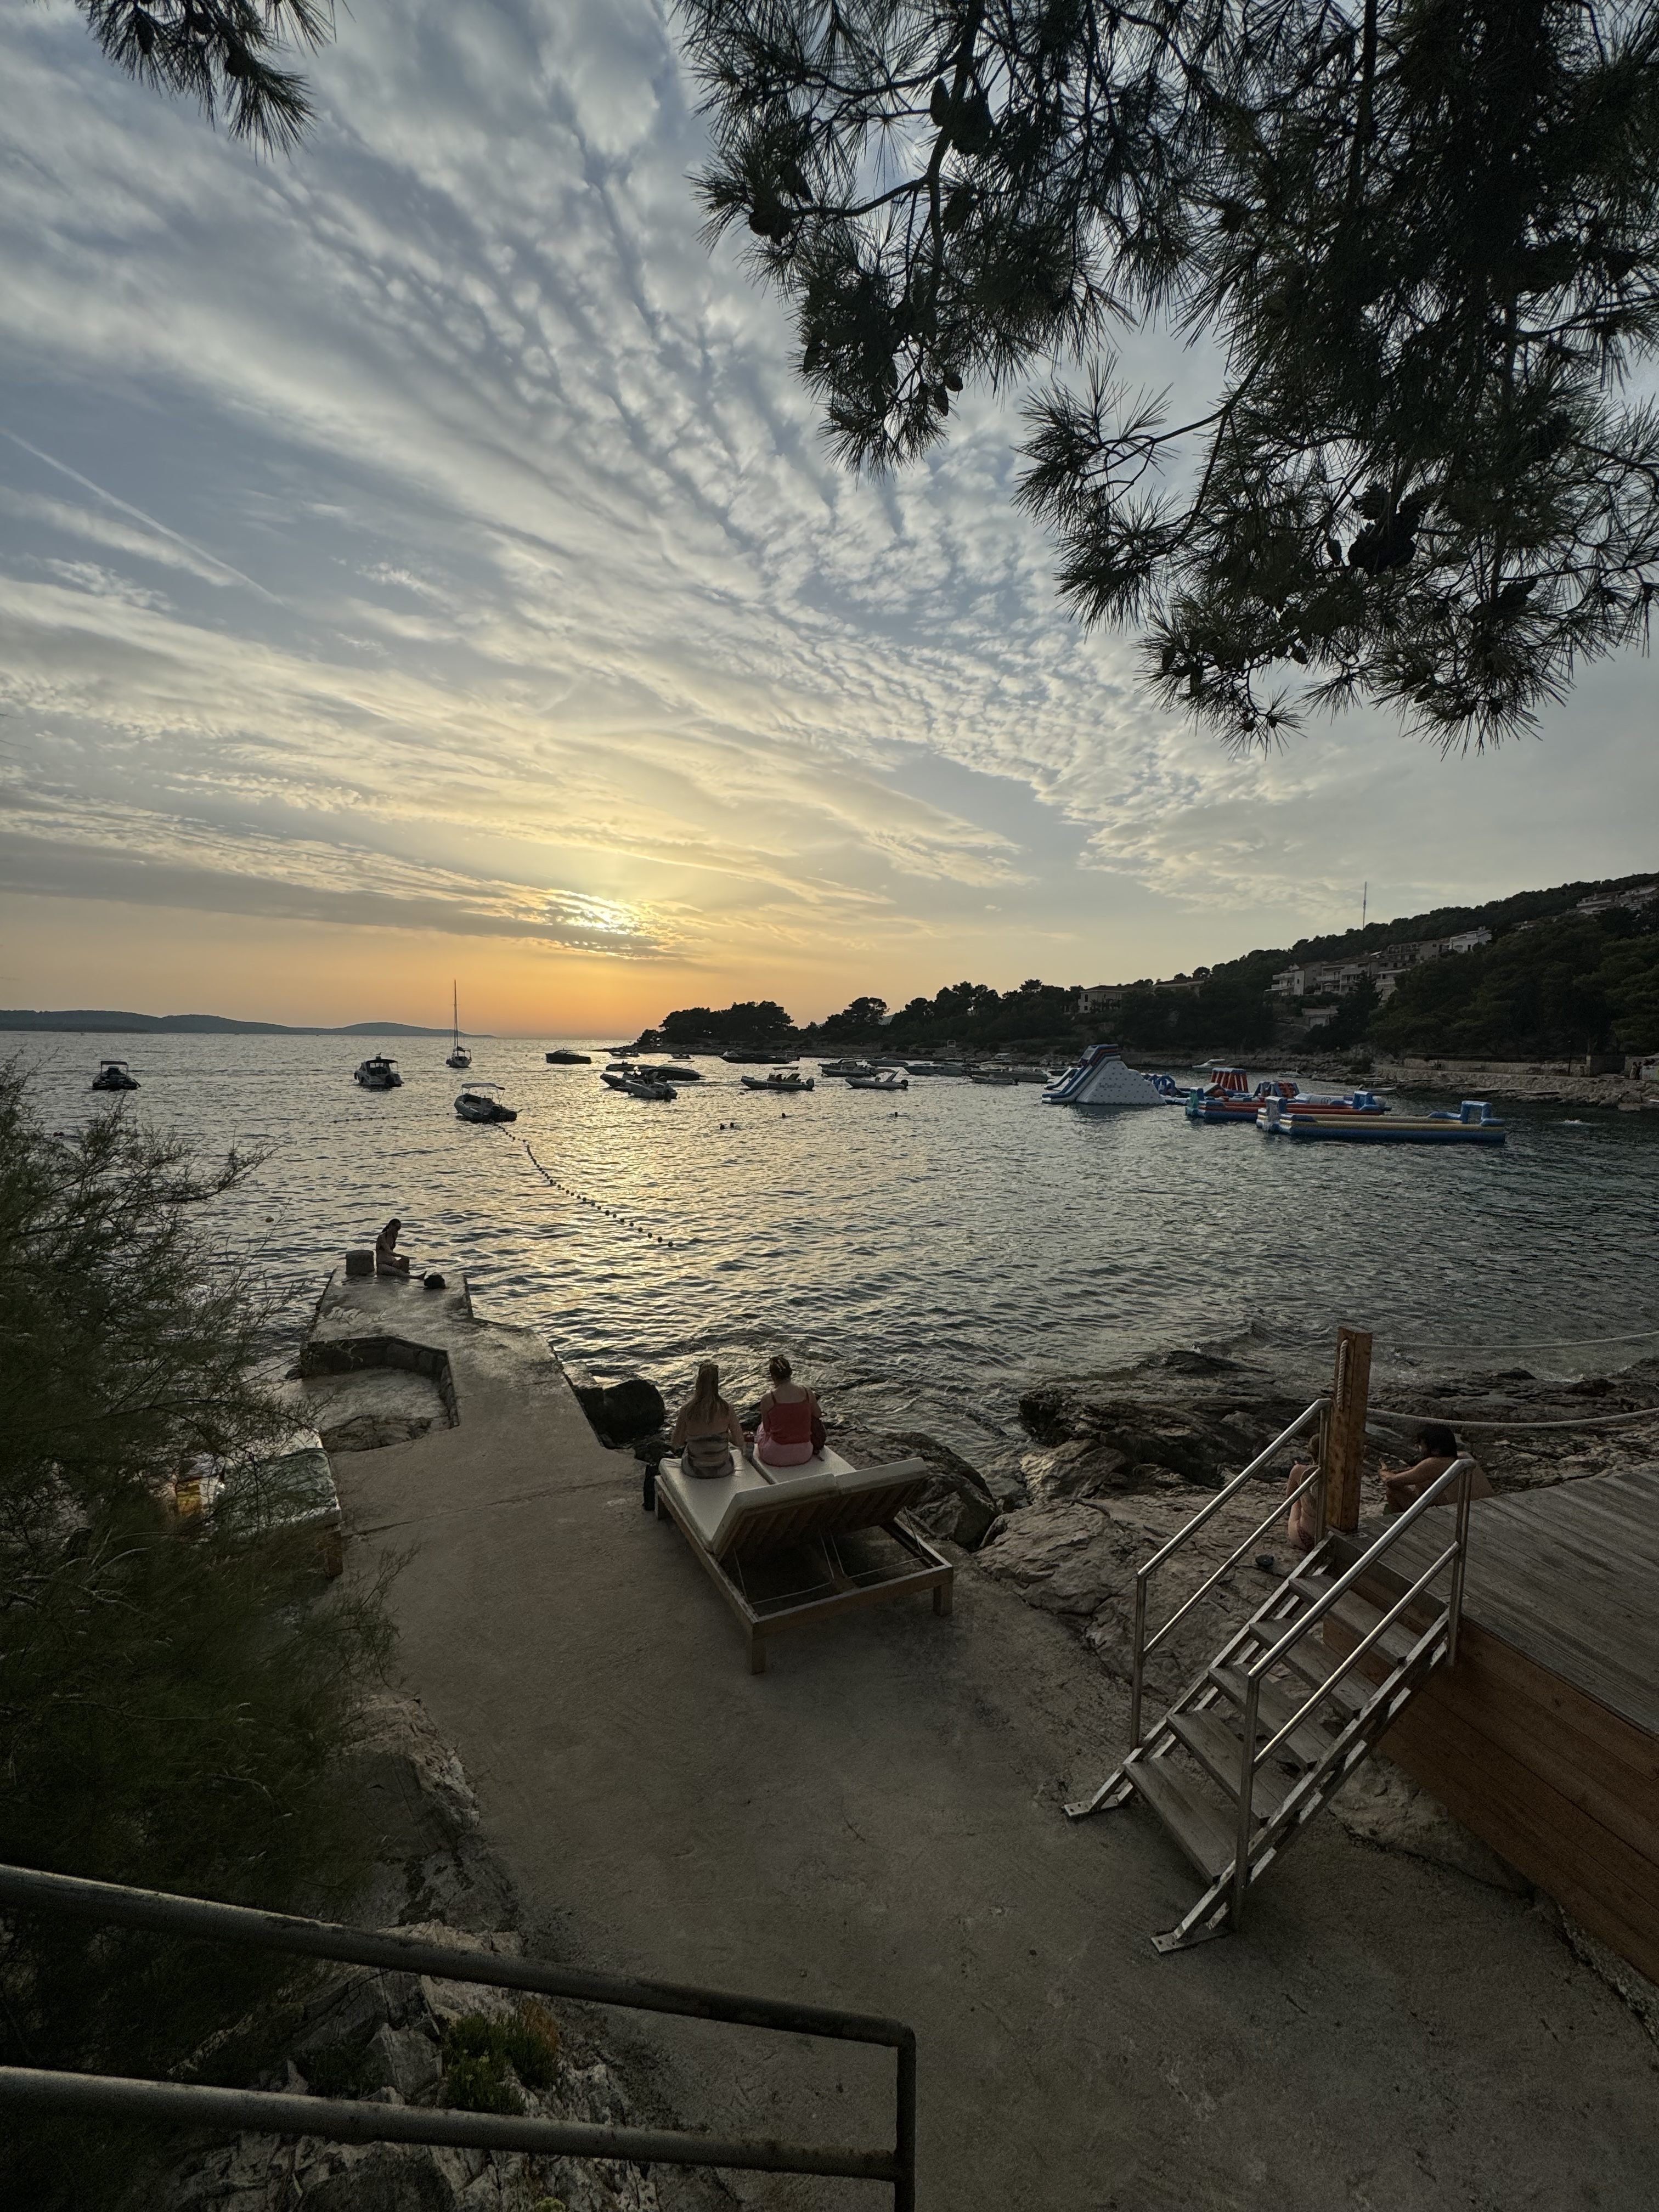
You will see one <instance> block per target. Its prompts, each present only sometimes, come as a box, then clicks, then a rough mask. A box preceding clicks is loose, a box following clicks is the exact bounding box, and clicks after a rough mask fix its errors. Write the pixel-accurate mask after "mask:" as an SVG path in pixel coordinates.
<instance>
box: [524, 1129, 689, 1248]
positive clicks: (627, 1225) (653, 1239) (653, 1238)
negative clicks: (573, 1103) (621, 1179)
mask: <svg viewBox="0 0 1659 2212" xmlns="http://www.w3.org/2000/svg"><path fill="white" fill-rule="evenodd" d="M502 1134H503V1135H505V1134H506V1132H505V1131H503V1132H502ZM517 1141H518V1142H519V1143H520V1144H521V1145H522V1146H524V1150H525V1158H526V1159H527V1160H528V1161H529V1162H530V1164H531V1166H532V1168H534V1169H535V1170H536V1172H537V1174H538V1176H540V1177H541V1179H542V1181H543V1182H544V1183H546V1184H547V1186H548V1188H550V1190H556V1191H559V1192H561V1193H562V1194H563V1195H564V1196H565V1197H566V1198H570V1199H574V1200H575V1201H576V1204H577V1205H578V1206H586V1207H587V1208H588V1209H589V1210H590V1212H594V1213H602V1214H603V1215H604V1216H605V1219H606V1220H607V1221H614V1222H615V1223H616V1225H617V1227H618V1228H619V1229H626V1230H627V1231H629V1233H630V1234H631V1235H633V1236H635V1237H644V1239H645V1241H646V1243H647V1244H660V1245H661V1246H662V1247H663V1249H664V1250H665V1251H668V1252H677V1251H679V1250H680V1249H682V1248H683V1243H684V1240H681V1242H680V1243H676V1241H675V1239H674V1238H673V1237H659V1235H658V1233H657V1231H655V1230H654V1229H647V1227H646V1226H645V1224H644V1223H643V1222H641V1221H635V1219H634V1218H632V1216H631V1215H629V1214H626V1213H621V1212H618V1211H617V1208H616V1207H615V1206H601V1205H600V1203H599V1200H598V1199H597V1198H590V1197H589V1196H588V1195H587V1194H586V1191H582V1190H575V1189H573V1188H572V1187H571V1185H570V1184H569V1183H568V1182H560V1180H559V1178H558V1176H556V1175H553V1174H550V1172H549V1170H547V1169H546V1168H544V1166H543V1165H542V1164H541V1162H540V1161H539V1160H538V1158H536V1155H535V1154H534V1152H532V1151H531V1149H530V1142H529V1139H527V1138H525V1137H520V1138H519V1139H517Z"/></svg>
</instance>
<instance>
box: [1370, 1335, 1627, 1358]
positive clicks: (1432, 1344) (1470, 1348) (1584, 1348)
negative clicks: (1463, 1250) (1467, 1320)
mask: <svg viewBox="0 0 1659 2212" xmlns="http://www.w3.org/2000/svg"><path fill="white" fill-rule="evenodd" d="M1655 1337H1659V1328H1638V1329H1632V1331H1631V1333H1630V1334H1629V1335H1628V1336H1554V1337H1541V1338H1534V1340H1532V1341H1531V1342H1530V1343H1526V1344H1472V1345H1467V1346H1465V1347H1464V1348H1463V1351H1462V1353H1461V1354H1460V1357H1462V1358H1480V1355H1481V1354H1482V1353H1483V1352H1588V1351H1593V1350H1594V1349H1595V1347H1596V1346H1598V1345H1602V1344H1646V1343H1648V1342H1650V1340H1652V1339H1653V1338H1655ZM1379 1341H1381V1342H1382V1343H1383V1344H1386V1345H1388V1346H1389V1348H1390V1350H1392V1351H1395V1352H1443V1351H1444V1350H1445V1348H1446V1346H1445V1340H1444V1339H1443V1337H1435V1338H1432V1339H1431V1338H1428V1337H1425V1338H1422V1339H1421V1340H1416V1341H1413V1342H1411V1343H1407V1344H1401V1343H1398V1342H1397V1341H1396V1340H1395V1339H1394V1338H1392V1337H1388V1336H1385V1337H1382V1338H1381V1339H1380V1340H1379Z"/></svg>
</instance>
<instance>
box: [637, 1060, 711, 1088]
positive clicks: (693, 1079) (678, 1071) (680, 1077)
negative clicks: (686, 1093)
mask: <svg viewBox="0 0 1659 2212" xmlns="http://www.w3.org/2000/svg"><path fill="white" fill-rule="evenodd" d="M635 1065H636V1066H637V1067H638V1069H639V1071H640V1073H641V1075H654V1076H655V1077H656V1078H657V1079H658V1081H659V1083H701V1082H702V1069H701V1068H700V1067H682V1066H679V1064H678V1061H675V1060H639V1061H637V1062H636V1063H635Z"/></svg>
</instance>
